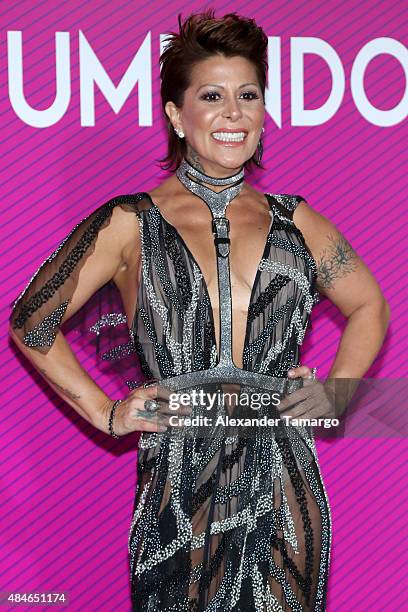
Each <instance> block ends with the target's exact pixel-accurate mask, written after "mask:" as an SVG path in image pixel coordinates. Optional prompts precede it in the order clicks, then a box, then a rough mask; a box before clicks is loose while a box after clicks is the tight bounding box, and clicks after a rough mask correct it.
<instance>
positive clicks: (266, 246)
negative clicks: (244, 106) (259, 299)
mask: <svg viewBox="0 0 408 612" xmlns="http://www.w3.org/2000/svg"><path fill="white" fill-rule="evenodd" d="M142 193H143V194H145V195H147V197H148V198H149V200H150V202H151V203H152V206H153V208H154V209H155V210H157V212H158V214H159V216H160V218H161V219H162V220H163V222H164V223H165V224H166V225H167V226H168V227H170V228H171V229H172V230H173V231H174V233H175V235H176V237H177V240H179V241H180V243H181V244H182V245H183V247H184V249H185V251H186V253H187V255H188V257H189V258H190V259H191V261H192V262H193V263H194V265H195V266H196V268H197V270H198V271H199V273H200V276H201V282H202V285H203V290H204V293H205V296H206V299H207V301H208V304H209V308H210V317H211V336H212V338H211V340H212V346H214V347H215V351H216V355H217V359H216V363H215V366H216V365H218V363H219V361H220V347H219V346H218V344H217V338H216V333H215V324H214V310H213V304H212V302H211V298H210V293H209V291H208V286H207V281H206V279H205V276H204V274H203V272H202V270H201V267H200V266H199V265H198V262H197V260H196V258H195V257H194V255H193V253H192V252H191V250H190V248H189V246H188V245H187V244H186V242H185V240H184V238H183V237H182V235H181V234H180V232H179V231H178V229H177V227H176V226H175V225H173V224H172V223H170V221H168V220H167V219H166V217H165V216H164V215H163V213H162V211H161V210H160V208H159V207H158V206H157V204H156V203H155V202H154V201H153V199H152V197H151V195H150V194H149V193H148V192H147V191H143V192H142ZM263 195H264V196H265V198H266V200H267V202H268V207H269V212H271V213H272V219H271V221H270V224H269V229H268V233H267V235H266V239H265V244H264V248H263V251H262V255H261V259H260V260H259V261H258V264H257V267H256V272H255V278H254V281H253V283H252V287H251V292H250V296H249V302H248V311H247V316H246V325H245V338H244V344H243V348H242V355H241V361H242V367H241V366H237V364H236V363H235V361H234V358H233V356H232V355H231V359H232V362H233V363H234V365H235V366H236V367H237V368H239V369H242V370H245V369H246V368H245V367H244V357H245V351H246V347H247V343H248V339H249V332H250V320H249V316H250V315H249V313H250V309H251V305H252V302H253V297H254V293H255V291H256V288H257V286H258V282H259V276H260V273H261V270H260V264H261V261H262V260H263V259H266V258H267V257H268V254H269V248H270V237H271V234H272V233H273V231H274V228H275V218H276V214H275V211H274V210H273V208H272V204H271V201H270V200H269V197H268V194H266V193H264V194H263ZM230 264H231V262H230ZM217 286H218V281H217ZM218 299H220V291H219V287H218ZM218 306H220V304H218ZM231 309H232V290H231ZM233 319H234V313H233V312H232V323H233ZM221 324H222V323H221V322H220V325H221ZM231 335H232V338H231V340H233V338H234V334H233V329H232V331H231ZM231 348H232V347H231ZM231 353H232V351H231Z"/></svg>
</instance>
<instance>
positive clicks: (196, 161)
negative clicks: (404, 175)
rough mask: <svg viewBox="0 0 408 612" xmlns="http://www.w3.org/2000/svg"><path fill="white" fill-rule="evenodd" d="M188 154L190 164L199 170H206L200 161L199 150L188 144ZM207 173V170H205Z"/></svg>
mask: <svg viewBox="0 0 408 612" xmlns="http://www.w3.org/2000/svg"><path fill="white" fill-rule="evenodd" d="M187 151H188V153H187V155H188V157H187V158H188V161H189V162H190V164H191V165H192V166H194V167H195V168H197V170H199V171H200V172H204V168H203V167H202V165H201V163H200V158H199V156H198V153H197V151H195V150H194V149H193V148H192V147H191V146H190V145H187ZM204 174H205V172H204Z"/></svg>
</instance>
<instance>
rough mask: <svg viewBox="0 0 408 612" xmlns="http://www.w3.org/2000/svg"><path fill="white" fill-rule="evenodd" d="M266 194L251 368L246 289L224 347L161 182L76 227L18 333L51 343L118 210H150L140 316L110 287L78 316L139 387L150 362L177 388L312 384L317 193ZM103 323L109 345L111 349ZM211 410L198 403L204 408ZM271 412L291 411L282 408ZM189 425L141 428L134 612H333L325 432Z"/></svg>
mask: <svg viewBox="0 0 408 612" xmlns="http://www.w3.org/2000/svg"><path fill="white" fill-rule="evenodd" d="M265 196H266V198H267V200H268V203H269V206H270V212H271V222H270V228H269V232H268V235H267V239H266V243H265V248H264V251H263V255H262V258H261V260H260V262H259V265H258V269H257V273H256V277H255V282H254V286H253V288H252V293H251V298H250V304H249V310H248V318H247V329H246V337H245V343H244V351H243V368H242V369H240V368H235V367H234V366H233V364H232V367H231V361H230V356H231V351H230V340H231V319H230V314H231V313H230V312H229V309H230V308H231V302H230V301H229V300H230V293H231V292H230V288H229V296H228V295H227V296H226V295H225V293H224V294H221V295H220V307H221V311H220V328H221V336H222V338H221V343H220V354H218V349H217V343H216V338H215V328H214V317H213V312H212V309H211V301H210V297H209V293H208V289H207V287H206V283H205V280H204V277H203V274H202V271H201V270H200V268H199V266H198V264H197V262H196V260H195V259H194V257H193V255H192V253H191V251H190V250H189V248H188V247H187V245H186V244H185V242H184V240H183V239H182V238H181V236H180V234H179V233H178V231H177V229H176V227H175V226H173V225H171V224H170V223H169V222H168V221H167V220H166V219H165V218H164V216H163V215H162V213H161V211H160V209H159V208H158V206H157V205H156V204H155V203H154V202H153V201H152V199H151V198H150V196H149V194H148V193H146V192H139V193H136V194H131V195H122V196H117V197H115V198H113V199H111V200H109V201H108V202H106V203H105V204H103V205H102V206H100V207H99V208H98V209H96V210H95V211H94V212H93V213H91V214H90V215H89V216H88V217H86V218H85V219H83V220H82V221H81V222H80V223H79V224H78V225H77V226H76V227H75V228H74V229H73V230H72V231H71V232H70V234H68V236H67V237H66V238H65V240H64V241H63V242H62V243H61V244H60V245H59V246H58V247H57V248H56V250H55V251H54V253H52V254H51V255H50V257H49V258H48V259H47V260H46V261H45V262H44V263H43V264H42V265H41V266H40V268H39V269H38V270H37V272H36V273H35V275H34V276H33V278H32V279H31V281H30V282H29V284H28V286H27V287H26V288H25V290H24V291H23V292H22V294H20V296H19V297H18V298H17V300H16V301H15V302H14V304H13V310H12V313H11V316H10V320H11V322H12V325H13V327H14V329H15V331H16V333H17V334H18V335H19V336H20V337H21V339H22V340H23V341H24V342H25V344H26V345H27V346H30V347H32V348H35V349H37V350H39V351H41V352H43V353H46V352H47V351H48V350H49V348H50V347H51V346H52V344H53V342H54V340H55V336H56V334H57V333H58V330H59V328H60V327H61V326H62V325H63V324H64V322H65V320H66V312H67V307H68V305H69V303H70V300H71V298H72V296H73V295H74V293H75V289H76V285H77V282H78V275H79V272H80V270H81V267H82V266H83V264H84V262H85V261H86V259H87V258H88V257H89V256H91V254H92V253H93V251H94V248H95V244H96V241H97V239H98V234H99V232H100V230H101V229H102V228H103V227H105V226H106V225H107V224H109V221H110V218H111V215H112V211H113V210H114V208H115V207H121V209H122V210H123V211H124V212H126V213H127V214H128V215H129V220H130V222H134V221H135V220H137V223H136V225H137V227H138V231H139V235H140V244H141V259H140V265H139V270H138V274H137V276H138V278H137V279H135V282H138V285H137V286H138V293H137V305H136V309H135V313H134V317H133V320H132V321H131V322H127V321H126V317H125V315H124V314H123V308H122V310H121V304H120V301H119V302H118V301H117V298H116V297H115V298H113V297H112V296H113V295H114V294H115V291H116V289H115V287H114V286H113V284H112V282H110V283H108V284H107V285H106V286H104V287H101V289H100V290H99V291H98V292H97V294H95V295H94V296H93V298H92V299H90V300H89V301H88V302H87V303H86V304H84V305H83V306H82V307H81V309H80V311H79V312H78V313H77V314H76V315H74V316H73V317H72V319H70V321H69V325H70V326H71V327H72V326H73V325H77V328H78V330H80V331H81V337H83V338H88V334H89V336H90V335H92V334H94V335H95V337H96V340H97V350H98V355H99V357H100V358H101V359H102V360H104V361H105V362H110V363H112V364H114V368H115V371H116V372H117V373H119V375H120V376H121V377H122V378H123V380H124V381H125V382H126V384H127V386H128V387H129V388H134V387H135V386H137V384H140V383H141V382H143V380H138V381H137V380H134V379H133V380H132V379H131V375H130V370H131V368H132V367H134V364H135V363H136V362H137V361H138V362H139V364H140V368H141V370H142V372H143V376H144V379H150V378H155V379H157V380H158V381H161V382H162V384H163V386H164V387H166V381H169V383H170V384H169V385H168V388H169V389H184V390H185V389H189V390H191V389H193V388H198V387H200V388H203V389H207V390H209V389H211V390H212V391H219V390H220V389H221V390H222V389H224V388H225V385H224V384H223V383H226V385H227V386H228V384H232V385H234V389H235V390H236V389H237V388H239V391H240V393H242V392H243V391H244V390H246V391H249V392H250V393H251V394H253V393H256V392H259V391H263V392H265V391H266V392H269V393H272V392H273V391H274V390H275V391H278V392H279V393H280V394H281V396H283V397H284V396H285V394H286V393H290V392H291V391H293V390H295V389H296V388H298V387H299V386H301V384H302V381H301V380H299V379H295V380H293V381H291V380H289V379H288V378H287V371H288V370H289V369H290V368H291V367H292V366H296V365H298V364H299V362H300V347H301V345H302V343H303V339H304V336H305V332H306V329H307V327H308V325H309V324H310V322H309V318H310V313H311V311H312V308H313V306H314V304H315V303H317V302H318V300H319V294H318V292H317V290H316V263H315V261H314V259H313V257H312V256H311V253H310V251H309V249H308V248H307V245H306V244H305V240H304V238H303V235H302V233H301V232H300V230H299V229H298V228H297V227H296V226H295V224H294V222H293V211H294V210H295V208H296V206H297V204H298V203H299V202H300V201H301V200H302V199H303V198H301V196H293V195H287V194H280V195H276V194H275V195H272V194H265ZM207 204H208V202H207ZM212 213H213V219H214V217H217V215H218V217H222V216H223V215H222V214H221V213H220V211H219V210H218V212H217V211H216V210H215V208H214V209H212ZM136 225H135V227H136ZM213 230H214V236H215V237H216V239H217V238H218V242H216V250H217V253H218V259H217V263H218V280H219V288H220V292H221V285H223V286H224V289H223V291H225V287H227V288H228V287H229V284H228V282H227V280H228V279H227V276H226V275H228V263H229V255H228V249H229V245H228V236H229V234H228V228H227V226H226V224H225V222H222V221H220V222H217V221H216V222H215V223H213ZM221 259H223V260H224V262H225V263H221ZM223 275H224V276H223ZM115 300H116V301H115ZM223 329H224V332H223ZM124 330H125V335H127V341H125V342H123V341H122V340H123V335H124V333H123V332H124ZM103 333H107V334H108V336H109V340H108V341H107V342H106V344H105V345H104V349H101V346H100V342H101V338H102V336H103ZM223 334H224V335H223ZM120 335H121V339H122V340H121V341H119V336H120ZM85 344H86V341H85V340H84V345H85ZM220 364H221V367H220ZM217 366H218V367H217ZM238 370H239V371H238ZM191 374H193V376H190V378H189V376H188V375H191ZM223 377H224V378H223ZM178 383H180V384H178ZM219 397H221V394H219ZM206 410H207V407H206V406H204V407H203V406H202V405H195V406H194V415H198V414H201V413H202V412H203V411H206ZM213 410H215V413H216V416H219V415H225V414H226V413H227V412H228V414H230V415H231V414H233V413H234V410H239V404H237V405H236V406H235V408H234V407H233V409H232V413H231V407H230V406H228V407H227V406H226V404H225V402H224V401H223V399H220V401H219V402H218V403H216V405H215V407H214V408H213ZM200 411H201V412H200ZM259 412H260V413H262V414H266V415H267V416H271V417H276V416H277V413H276V407H275V405H273V404H272V403H270V404H269V405H266V406H263V407H262V408H261V409H260V411H259ZM260 413H259V414H257V416H258V417H259V416H261V414H260ZM187 429H188V428H187ZM187 429H183V428H177V431H176V432H172V433H171V434H170V433H167V432H165V433H142V434H141V437H140V442H139V450H138V467H137V470H138V481H137V488H136V493H135V499H134V507H133V517H132V520H131V526H130V531H129V561H130V579H131V594H132V602H133V609H134V610H137V611H140V612H145V611H146V612H147V611H149V612H150V611H151V612H159V611H178V610H180V611H184V610H185V611H192V610H200V611H203V612H204V611H205V612H216V611H222V612H228V611H230V612H252V611H254V612H255V611H256V612H258V611H259V612H264V611H281V610H285V611H286V610H291V611H296V612H300V611H303V610H314V611H317V610H324V609H325V608H326V592H327V580H328V573H329V565H330V548H331V517H330V507H329V502H328V498H327V494H326V490H325V487H324V483H323V481H322V477H321V473H320V468H319V462H318V457H317V453H316V446H315V440H314V436H313V432H312V430H311V429H310V428H308V427H295V426H293V425H288V424H285V422H284V421H282V420H281V421H280V422H279V424H277V425H275V426H271V427H269V428H267V430H265V429H263V430H262V431H261V430H260V428H257V427H255V428H252V429H249V430H247V431H246V433H245V435H243V430H242V431H241V430H240V429H239V428H237V430H236V431H235V430H234V431H232V430H231V429H228V430H227V429H226V428H224V427H218V426H214V428H213V429H208V428H207V429H206V430H205V431H204V430H200V431H198V430H197V431H195V430H194V428H190V429H188V431H187Z"/></svg>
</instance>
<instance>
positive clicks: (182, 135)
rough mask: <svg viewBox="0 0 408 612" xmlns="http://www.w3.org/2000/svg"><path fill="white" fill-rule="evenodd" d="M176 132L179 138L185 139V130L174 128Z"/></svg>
mask: <svg viewBox="0 0 408 612" xmlns="http://www.w3.org/2000/svg"><path fill="white" fill-rule="evenodd" d="M174 131H175V132H176V134H177V136H178V137H179V138H184V132H183V130H179V129H177V128H174Z"/></svg>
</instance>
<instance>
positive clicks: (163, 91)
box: [159, 9, 268, 170]
mask: <svg viewBox="0 0 408 612" xmlns="http://www.w3.org/2000/svg"><path fill="white" fill-rule="evenodd" d="M178 24H179V30H180V31H179V32H178V33H177V32H171V33H170V34H169V35H168V36H167V37H166V38H165V40H166V41H169V42H167V46H166V48H165V50H164V51H163V53H162V54H161V56H160V64H161V87H160V95H161V102H162V108H163V112H164V115H165V117H166V120H167V136H168V140H167V155H166V157H164V158H163V159H160V160H159V161H160V162H164V163H165V165H164V166H163V168H164V169H165V170H168V169H173V168H174V169H177V168H178V166H179V165H180V162H181V161H182V159H183V157H184V156H185V155H186V153H187V146H186V142H185V140H184V139H181V138H178V136H177V135H176V134H175V132H174V129H173V126H172V124H171V122H170V120H169V119H168V117H167V115H166V112H165V106H166V104H167V102H168V101H172V102H174V104H175V105H176V106H177V107H178V108H181V107H182V105H183V98H184V92H185V90H186V89H187V88H188V87H189V85H190V75H191V71H192V68H193V67H194V65H195V64H196V63H197V62H200V61H203V60H205V59H207V58H209V57H212V56H214V55H216V54H220V55H224V56H225V57H233V56H242V57H245V58H246V59H247V60H249V61H250V62H252V64H253V65H254V67H255V70H256V73H257V77H258V81H259V84H260V87H261V90H262V97H263V100H264V103H265V85H266V74H267V70H268V60H267V48H268V37H267V36H266V34H265V32H264V31H263V30H262V28H260V27H259V26H257V25H256V23H255V21H254V20H253V19H249V18H245V17H241V16H240V15H237V13H227V14H226V15H224V17H219V18H216V17H214V9H207V10H206V11H205V12H203V13H195V14H192V15H190V16H189V17H188V18H187V19H186V20H185V21H184V23H182V22H181V14H179V15H178ZM255 154H256V152H255V153H254V155H253V156H252V157H251V158H250V159H249V160H247V161H246V162H245V167H246V168H248V169H250V168H251V167H252V164H255V165H256V166H258V167H259V168H263V166H262V164H261V163H260V161H258V160H257V158H256V155H255Z"/></svg>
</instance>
